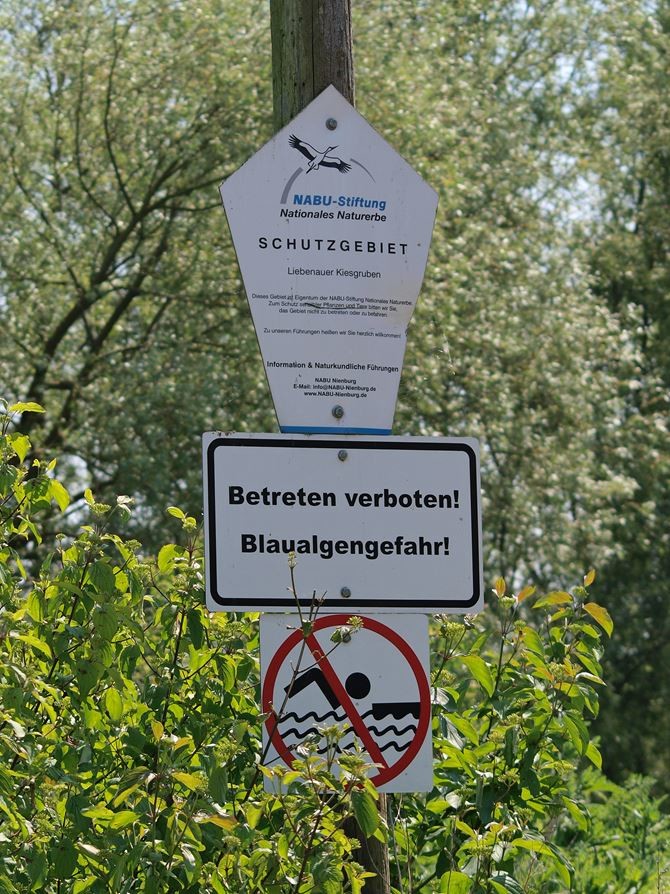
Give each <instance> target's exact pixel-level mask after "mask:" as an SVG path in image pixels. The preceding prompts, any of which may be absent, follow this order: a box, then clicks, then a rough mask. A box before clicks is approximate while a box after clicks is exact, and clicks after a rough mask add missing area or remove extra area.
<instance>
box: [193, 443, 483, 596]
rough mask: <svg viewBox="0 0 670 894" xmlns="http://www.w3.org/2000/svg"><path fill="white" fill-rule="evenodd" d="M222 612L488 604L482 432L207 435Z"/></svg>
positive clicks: (209, 529) (208, 509)
mask: <svg viewBox="0 0 670 894" xmlns="http://www.w3.org/2000/svg"><path fill="white" fill-rule="evenodd" d="M204 481H205V532H206V533H205V540H206V567H207V605H208V608H209V609H210V610H212V611H217V610H218V611H221V610H225V611H286V610H290V609H291V608H292V607H293V608H294V607H295V600H294V597H293V595H292V594H291V593H290V592H289V591H288V585H289V583H290V576H289V567H288V561H289V555H290V554H292V553H294V554H295V558H296V560H297V568H296V572H295V573H296V579H297V583H298V587H299V594H298V595H299V597H300V603H301V605H302V606H305V607H307V606H309V604H310V603H311V600H312V593H313V592H315V591H316V593H317V594H318V595H319V596H321V595H323V594H325V599H324V607H323V609H322V610H323V611H331V612H332V611H338V612H341V611H373V612H374V611H394V610H399V611H407V612H426V613H431V612H449V611H451V612H461V613H464V612H475V611H478V610H479V608H480V607H481V603H482V585H481V580H482V570H481V547H480V543H481V527H480V525H481V521H480V520H481V512H480V505H479V457H478V444H477V441H475V440H474V439H471V438H463V439H458V440H456V439H447V438H407V437H402V438H398V437H382V438H377V439H374V438H363V437H350V438H346V437H333V436H323V435H319V436H311V437H310V436H306V435H292V436H291V435H244V434H237V435H232V434H223V433H215V432H214V433H209V434H206V435H205V436H204Z"/></svg>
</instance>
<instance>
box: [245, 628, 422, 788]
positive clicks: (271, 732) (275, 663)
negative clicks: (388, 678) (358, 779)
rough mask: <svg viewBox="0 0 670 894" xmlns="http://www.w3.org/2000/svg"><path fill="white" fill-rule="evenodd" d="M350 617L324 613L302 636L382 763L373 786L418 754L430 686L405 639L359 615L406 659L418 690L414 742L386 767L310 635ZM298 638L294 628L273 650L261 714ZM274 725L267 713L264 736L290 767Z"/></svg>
mask: <svg viewBox="0 0 670 894" xmlns="http://www.w3.org/2000/svg"><path fill="white" fill-rule="evenodd" d="M350 617H351V615H328V616H326V617H323V618H319V619H318V620H317V621H315V622H314V625H313V627H312V632H311V633H310V634H309V635H308V636H306V637H305V640H306V642H307V646H308V647H309V649H310V651H311V652H312V655H313V656H314V658H315V660H316V661H317V662H318V664H319V667H320V668H321V669H322V670H323V673H324V675H325V677H326V679H327V680H328V682H329V684H330V685H331V687H332V689H333V691H334V692H335V694H336V695H337V697H338V699H339V700H340V704H341V705H342V707H343V708H344V709H345V711H346V712H347V715H348V717H349V720H350V721H351V725H352V728H353V730H354V732H355V733H356V735H357V736H358V738H359V739H360V740H361V742H362V743H363V745H364V746H365V748H366V751H367V752H368V754H369V755H370V757H371V758H372V759H373V760H374V762H375V763H380V764H382V769H381V770H380V771H379V773H377V775H376V776H372V777H371V778H370V781H371V782H372V783H373V784H374V785H377V786H379V785H384V784H385V783H387V782H390V781H391V780H392V779H395V777H396V776H398V774H399V773H402V771H403V770H405V769H407V767H408V766H409V765H410V764H411V763H412V761H413V760H414V758H415V757H416V756H417V754H418V753H419V751H420V749H421V746H422V745H423V742H424V739H425V738H426V733H427V732H428V729H429V725H430V687H429V685H428V680H427V679H426V675H425V673H424V670H423V667H422V666H421V662H420V661H419V659H418V658H417V656H416V655H415V654H414V652H413V650H412V649H411V648H410V646H409V644H408V643H406V642H405V640H404V639H403V638H402V637H401V636H400V634H399V633H396V631H395V630H393V629H391V628H390V627H387V626H386V624H382V623H381V622H380V621H377V620H375V619H374V618H361V620H362V621H363V628H364V629H365V630H370V631H372V632H373V633H378V634H379V635H380V636H382V637H384V639H386V640H388V641H389V642H390V643H392V644H393V645H394V646H395V647H396V648H397V649H398V651H399V652H400V653H401V654H402V656H403V657H404V658H405V659H406V661H407V663H408V664H409V666H410V668H411V669H412V672H413V674H414V677H415V679H416V683H417V686H418V689H419V722H418V725H417V730H416V735H415V737H414V741H413V742H412V744H411V745H410V746H409V748H408V749H407V751H405V753H404V754H403V755H402V756H401V757H400V758H399V759H398V761H396V763H395V764H391V765H390V766H389V765H388V764H387V763H386V761H385V760H384V757H383V755H382V754H381V752H380V751H379V748H378V746H377V744H376V743H375V741H374V739H373V738H372V735H371V734H370V732H369V731H368V729H367V727H366V726H365V724H364V723H363V721H362V719H361V717H360V715H359V713H358V711H357V709H356V707H355V705H354V704H353V702H352V701H351V699H350V698H349V694H348V693H347V691H346V689H345V688H344V686H343V685H342V683H341V682H340V680H339V678H338V677H337V675H336V674H335V671H334V670H333V668H332V666H331V664H330V662H329V661H328V659H327V657H326V656H325V655H324V654H323V651H322V650H321V648H320V646H319V644H318V642H317V640H316V638H315V637H314V634H315V633H317V632H318V631H319V630H323V629H324V628H326V627H342V626H343V625H346V624H347V623H348V621H349V618H350ZM302 638H303V632H302V630H295V631H294V632H293V633H292V634H291V635H290V636H289V637H288V639H286V640H285V641H284V642H283V643H282V644H281V646H280V647H279V648H278V649H277V651H276V652H275V654H274V656H273V658H272V661H271V662H270V664H269V666H268V669H267V672H266V674H265V680H264V682H263V693H262V704H263V712H264V713H267V712H273V710H274V707H273V704H272V702H273V698H272V696H273V693H274V686H275V683H276V682H277V676H278V674H279V670H280V668H281V666H282V664H283V663H284V660H285V659H286V657H287V655H288V654H289V652H290V651H291V649H293V648H294V647H295V646H297V645H298V643H300V641H301V640H302ZM277 724H278V719H277V717H276V716H275V714H274V713H271V716H270V717H268V719H267V720H266V721H265V725H266V727H267V730H268V736H269V738H270V741H271V742H272V744H273V746H274V748H275V750H276V751H277V754H278V755H279V756H280V757H281V758H282V759H283V760H284V762H285V763H286V764H288V766H289V767H290V766H292V765H293V761H294V760H295V758H294V757H293V755H292V754H291V752H290V750H289V749H288V748H287V747H286V744H285V743H284V740H283V739H282V737H281V735H280V734H279V731H278V729H277ZM371 752H372V753H371Z"/></svg>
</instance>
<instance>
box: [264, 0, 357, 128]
mask: <svg viewBox="0 0 670 894" xmlns="http://www.w3.org/2000/svg"><path fill="white" fill-rule="evenodd" d="M270 16H271V27H272V92H273V96H274V129H275V132H276V131H278V130H280V129H281V128H282V127H284V125H285V124H288V122H289V121H290V120H291V119H292V118H295V116H296V115H297V114H298V112H300V111H301V110H302V109H304V108H305V106H306V105H307V104H308V103H310V102H311V101H312V100H313V99H314V97H315V96H318V95H319V93H321V92H322V91H323V90H325V89H326V87H327V86H328V85H329V84H332V85H333V86H334V87H336V88H337V89H338V90H339V91H340V93H341V94H342V96H344V98H345V99H347V100H348V101H349V102H350V103H351V104H352V105H354V58H353V52H352V43H351V0H271V2H270Z"/></svg>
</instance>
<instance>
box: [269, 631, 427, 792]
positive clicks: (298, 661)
mask: <svg viewBox="0 0 670 894" xmlns="http://www.w3.org/2000/svg"><path fill="white" fill-rule="evenodd" d="M348 620H349V615H347V614H341V615H328V616H324V617H322V618H318V619H317V620H316V622H315V623H314V627H313V629H312V631H311V632H310V634H309V635H308V636H307V637H303V633H302V630H301V629H300V618H299V616H298V615H263V616H262V617H261V680H262V684H261V685H262V705H263V712H264V713H267V714H268V717H267V720H266V722H265V724H264V727H263V746H264V748H263V754H264V755H265V759H264V761H263V763H264V764H265V765H266V766H269V767H274V766H287V767H291V766H293V762H294V760H295V758H296V757H297V758H300V759H304V758H305V757H306V755H307V754H310V755H312V756H315V757H317V758H319V759H321V760H322V761H324V763H325V764H326V766H327V767H328V768H329V769H330V770H331V771H332V772H333V773H334V774H335V775H338V772H339V767H338V761H339V758H340V755H342V754H346V753H358V754H360V755H361V757H362V758H363V759H364V760H365V761H366V762H367V763H368V764H369V765H370V770H369V778H370V779H371V781H372V782H373V783H374V784H375V786H377V788H378V789H379V790H380V791H383V792H427V791H430V789H431V788H432V787H433V754H432V740H431V728H430V727H431V723H430V714H431V712H430V685H429V682H428V671H429V655H428V619H427V618H426V617H425V616H421V615H402V616H399V615H384V617H383V619H382V618H374V617H368V616H366V617H363V618H362V622H363V626H362V629H360V630H357V631H355V632H354V633H352V635H351V638H350V639H349V641H348V642H340V643H338V644H337V645H336V646H335V647H333V642H332V641H331V635H332V634H333V632H334V630H335V629H336V628H342V627H343V626H346V625H347V622H348ZM324 727H330V728H334V727H337V729H338V735H337V736H334V735H332V736H331V737H330V738H326V737H325V736H324V735H323V729H324ZM298 749H299V750H298ZM265 787H266V789H268V790H270V791H272V790H278V789H279V788H280V786H279V783H278V781H277V780H276V779H272V778H266V779H265Z"/></svg>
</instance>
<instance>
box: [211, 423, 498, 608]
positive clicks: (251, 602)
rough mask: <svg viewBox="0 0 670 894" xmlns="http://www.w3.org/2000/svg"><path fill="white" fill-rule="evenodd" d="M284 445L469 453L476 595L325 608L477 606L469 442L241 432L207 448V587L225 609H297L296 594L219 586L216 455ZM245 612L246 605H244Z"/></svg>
mask: <svg viewBox="0 0 670 894" xmlns="http://www.w3.org/2000/svg"><path fill="white" fill-rule="evenodd" d="M225 446H230V447H284V448H290V449H292V450H293V449H295V448H303V449H307V450H309V449H310V448H317V449H319V450H323V449H324V448H331V449H335V450H442V451H447V452H451V453H453V452H461V453H465V454H466V455H467V457H468V459H469V467H470V468H469V471H470V505H471V508H472V513H471V532H470V533H471V535H472V580H473V581H474V592H473V594H472V597H471V598H470V599H449V598H448V597H445V598H444V599H421V600H419V599H394V600H393V601H392V602H389V600H388V599H356V600H355V601H354V600H352V601H351V605H349V600H347V604H346V606H344V605H343V603H342V601H341V600H338V601H337V602H336V601H335V599H329V598H328V597H326V599H325V601H324V608H327V609H332V608H338V609H340V610H342V608H346V609H347V610H349V609H350V608H351V610H352V611H354V612H355V611H359V610H361V609H374V608H382V607H383V608H391V607H395V608H415V607H416V611H417V612H422V611H424V610H430V609H434V610H435V612H436V613H439V612H440V611H442V610H444V609H445V608H462V609H463V610H464V611H467V609H469V608H472V607H473V606H475V605H476V604H477V602H478V601H479V598H480V595H481V580H480V577H479V566H480V551H481V544H480V542H479V516H478V507H479V500H478V494H477V456H476V454H475V451H474V450H473V449H472V447H470V445H469V444H458V443H446V444H445V443H444V442H440V441H437V442H436V443H434V444H433V443H431V442H430V441H419V442H416V441H415V442H411V441H409V442H403V441H387V440H386V439H385V438H379V440H375V441H368V440H365V439H364V438H363V437H361V439H360V440H359V439H358V438H356V440H355V441H354V440H350V439H346V440H344V439H343V440H339V439H336V438H333V439H332V440H330V439H328V440H323V441H321V440H316V439H315V440H311V439H310V440H304V441H303V440H302V439H300V440H293V439H292V438H273V437H269V438H249V437H245V436H244V435H239V436H237V435H235V436H233V437H220V438H214V439H213V440H212V441H211V442H210V443H209V444H208V446H207V493H206V494H205V499H206V500H207V520H208V525H207V527H208V530H207V531H206V532H205V536H206V537H207V540H208V544H209V548H208V550H207V564H208V566H209V567H208V571H209V575H208V580H207V587H208V591H209V594H210V596H211V597H212V599H213V600H214V602H216V603H217V605H220V606H221V607H222V608H229V607H230V606H233V605H235V606H238V605H239V606H246V605H248V606H249V611H258V608H257V606H269V607H274V608H294V607H295V599H294V598H293V595H290V596H281V597H277V596H269V597H267V596H266V597H258V596H253V597H243V598H240V597H238V596H236V597H234V598H230V599H225V598H224V597H223V596H221V595H220V594H219V592H218V590H217V589H215V588H216V581H217V558H216V510H215V487H214V453H215V452H216V450H217V449H218V448H219V447H225ZM298 601H299V602H300V605H301V607H306V608H307V607H309V605H310V604H311V602H312V600H311V597H309V598H308V597H305V598H303V599H299V600H298ZM240 610H242V609H240Z"/></svg>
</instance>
